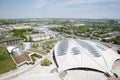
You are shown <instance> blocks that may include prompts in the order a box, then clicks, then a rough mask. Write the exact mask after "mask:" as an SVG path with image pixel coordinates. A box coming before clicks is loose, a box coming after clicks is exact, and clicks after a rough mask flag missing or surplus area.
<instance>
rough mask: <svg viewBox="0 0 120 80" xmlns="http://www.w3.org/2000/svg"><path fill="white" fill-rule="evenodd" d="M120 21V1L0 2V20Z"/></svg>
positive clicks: (39, 0)
mask: <svg viewBox="0 0 120 80" xmlns="http://www.w3.org/2000/svg"><path fill="white" fill-rule="evenodd" d="M4 18H5V19H6V18H10V19H11V18H92V19H94V18H95V19H96V18H97V19H103V18H105V19H106V18H109V19H120V0H0V19H4Z"/></svg>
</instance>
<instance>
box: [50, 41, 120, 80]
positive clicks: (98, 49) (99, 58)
mask: <svg viewBox="0 0 120 80" xmlns="http://www.w3.org/2000/svg"><path fill="white" fill-rule="evenodd" d="M52 54H53V60H54V63H55V65H56V67H57V69H58V72H59V73H60V77H61V78H63V79H64V80H80V79H81V80H105V79H107V78H108V77H110V76H116V74H115V73H113V72H112V67H113V63H114V62H115V61H116V60H117V59H119V58H120V57H119V55H118V54H117V53H115V52H114V51H112V50H111V49H109V48H107V47H105V46H103V45H101V44H98V43H94V42H91V41H88V40H80V39H76V40H73V39H71V40H63V41H60V42H58V43H57V44H56V45H55V47H54V48H53V51H52Z"/></svg>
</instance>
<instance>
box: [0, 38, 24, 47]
mask: <svg viewBox="0 0 120 80" xmlns="http://www.w3.org/2000/svg"><path fill="white" fill-rule="evenodd" d="M23 42H24V40H23V39H22V38H19V37H7V38H2V39H0V46H2V47H7V46H13V45H18V44H22V43H23Z"/></svg>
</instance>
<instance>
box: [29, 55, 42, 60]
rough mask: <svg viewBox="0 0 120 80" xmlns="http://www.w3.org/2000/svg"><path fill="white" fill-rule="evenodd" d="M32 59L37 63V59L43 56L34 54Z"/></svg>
mask: <svg viewBox="0 0 120 80" xmlns="http://www.w3.org/2000/svg"><path fill="white" fill-rule="evenodd" d="M31 58H32V60H33V62H35V61H36V58H42V56H41V55H38V54H32V55H31Z"/></svg>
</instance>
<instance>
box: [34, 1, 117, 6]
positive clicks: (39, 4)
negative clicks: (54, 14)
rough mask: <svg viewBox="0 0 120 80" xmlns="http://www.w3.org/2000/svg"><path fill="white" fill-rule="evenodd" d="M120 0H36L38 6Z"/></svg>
mask: <svg viewBox="0 0 120 80" xmlns="http://www.w3.org/2000/svg"><path fill="white" fill-rule="evenodd" d="M114 1H118V0H36V7H38V8H45V7H48V8H49V7H66V6H70V5H77V4H87V3H104V2H114Z"/></svg>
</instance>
